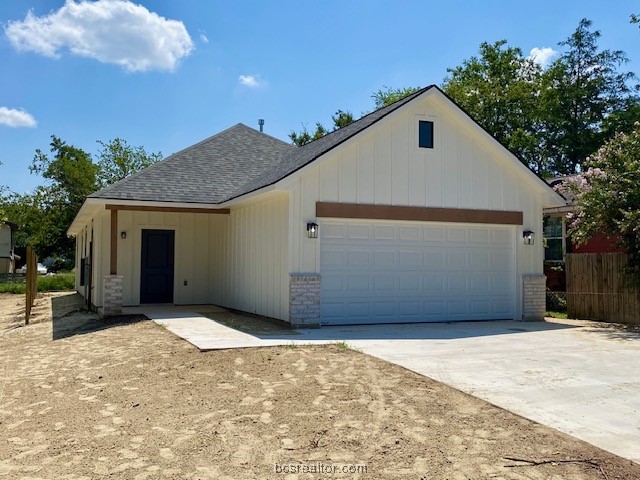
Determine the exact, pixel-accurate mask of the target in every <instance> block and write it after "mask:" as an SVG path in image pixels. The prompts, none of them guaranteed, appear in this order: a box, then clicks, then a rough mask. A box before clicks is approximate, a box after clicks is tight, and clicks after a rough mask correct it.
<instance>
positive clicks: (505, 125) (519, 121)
mask: <svg viewBox="0 0 640 480" xmlns="http://www.w3.org/2000/svg"><path fill="white" fill-rule="evenodd" d="M447 71H448V72H449V75H448V76H447V78H445V80H444V82H443V85H442V88H443V90H444V91H445V92H446V93H447V95H449V96H450V97H451V98H453V100H455V101H456V103H458V104H459V105H460V106H461V107H462V108H463V109H464V110H466V111H467V112H468V113H469V114H470V115H471V116H472V117H473V119H474V120H476V121H477V122H478V123H480V125H482V126H483V127H484V128H485V129H486V130H487V131H488V132H489V133H490V134H491V135H493V136H494V137H495V138H496V139H497V140H498V141H500V142H501V143H503V144H504V145H505V146H506V147H507V148H509V149H510V150H511V151H512V152H514V153H515V154H516V155H517V156H518V157H519V158H520V160H522V161H523V163H525V164H528V165H529V166H531V167H532V168H533V169H534V170H536V171H538V172H540V173H546V172H547V170H548V169H547V166H546V160H545V158H544V157H543V155H542V154H541V151H540V149H539V140H538V134H539V124H540V116H539V115H540V112H539V110H538V104H537V92H538V90H539V85H540V75H541V69H540V67H539V66H538V65H537V64H536V63H535V62H534V61H533V60H532V59H529V58H525V57H524V56H523V54H522V51H521V50H520V49H519V48H515V47H510V46H508V45H507V42H506V41H505V40H500V41H498V42H495V43H492V44H491V43H487V42H483V43H482V44H481V45H480V51H479V55H478V56H474V57H471V58H470V59H468V60H464V61H463V62H462V65H460V66H458V67H455V68H450V69H448V70H447Z"/></svg>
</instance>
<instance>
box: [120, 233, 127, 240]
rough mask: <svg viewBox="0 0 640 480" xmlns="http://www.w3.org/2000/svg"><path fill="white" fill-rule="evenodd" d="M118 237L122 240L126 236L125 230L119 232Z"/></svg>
mask: <svg viewBox="0 0 640 480" xmlns="http://www.w3.org/2000/svg"><path fill="white" fill-rule="evenodd" d="M120 238H121V239H123V240H124V239H125V238H127V232H120Z"/></svg>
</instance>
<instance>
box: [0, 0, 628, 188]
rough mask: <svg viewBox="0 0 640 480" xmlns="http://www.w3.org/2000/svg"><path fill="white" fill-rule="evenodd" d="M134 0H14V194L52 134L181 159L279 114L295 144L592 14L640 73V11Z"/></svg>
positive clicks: (8, 1) (578, 4)
mask: <svg viewBox="0 0 640 480" xmlns="http://www.w3.org/2000/svg"><path fill="white" fill-rule="evenodd" d="M134 3H135V4H137V5H140V6H141V7H142V8H140V7H135V6H134V5H127V3H126V2H124V0H101V1H100V2H98V3H97V4H95V5H81V4H79V3H78V2H76V3H75V4H68V3H67V5H66V6H65V2H64V1H63V0H55V1H54V0H15V1H12V0H3V1H2V2H0V22H1V23H2V27H3V28H2V29H0V68H1V72H2V74H1V75H0V161H1V162H2V163H3V165H0V185H8V186H9V187H10V188H11V189H12V190H14V191H18V192H23V191H26V190H29V189H31V188H33V187H34V186H36V185H37V184H38V183H39V181H40V179H38V178H37V177H36V176H34V175H31V174H29V171H28V166H29V164H30V162H31V160H32V158H33V154H34V151H35V149H36V148H41V149H48V144H49V137H50V135H51V134H56V135H58V136H60V137H61V138H62V139H64V140H66V141H67V142H69V143H71V144H73V145H76V146H78V147H80V148H83V149H85V150H87V151H89V152H91V153H95V152H96V150H97V144H96V140H104V141H108V140H110V139H112V138H114V137H122V138H124V139H126V140H127V141H129V143H130V144H132V145H143V146H144V147H145V148H147V150H149V151H158V150H160V151H162V153H163V154H165V155H169V154H171V153H173V152H176V151H178V150H180V149H182V148H184V147H187V146H189V145H191V144H193V143H195V142H197V141H199V140H202V139H203V138H206V137H208V136H210V135H212V134H214V133H217V132H219V131H221V130H223V129H225V128H227V127H229V126H232V125H234V124H236V123H238V122H242V123H245V124H247V125H249V126H252V127H256V128H257V120H258V118H264V119H265V121H266V124H265V131H266V132H267V133H269V134H270V135H273V136H275V137H278V138H281V139H283V140H288V139H287V133H288V132H289V131H291V130H292V129H295V130H299V129H300V128H301V126H302V124H306V125H308V126H309V127H310V128H311V127H313V125H314V123H315V122H316V121H317V120H320V121H322V122H324V123H327V124H328V123H329V122H330V116H331V114H332V113H333V112H335V111H336V110H337V109H338V108H342V109H348V110H351V111H352V112H353V113H354V114H356V115H359V114H360V113H362V112H364V111H367V110H370V109H371V108H372V100H371V93H372V92H373V91H375V90H377V89H378V88H380V87H382V86H384V85H388V86H392V87H401V86H425V85H428V84H432V83H437V84H439V83H441V82H442V79H443V78H444V77H445V75H446V69H447V67H454V66H456V65H458V64H460V62H461V61H462V60H463V59H465V58H468V57H470V56H471V55H473V54H475V53H476V52H477V49H478V46H479V44H480V42H482V41H489V42H493V41H496V40H500V39H506V40H508V42H509V43H510V44H511V45H514V46H518V47H520V48H521V49H522V50H523V51H524V52H525V54H528V53H529V52H530V50H531V49H532V48H540V49H542V48H545V47H548V48H553V49H554V50H559V48H560V47H558V45H557V43H558V42H559V41H561V40H563V39H565V38H566V37H567V36H568V35H569V34H570V33H571V32H573V31H574V30H575V28H576V26H577V24H578V22H579V20H580V19H581V18H583V17H586V18H589V19H591V20H593V22H594V27H595V28H597V29H599V30H600V31H601V32H602V37H601V42H600V45H601V46H602V47H603V48H613V49H622V50H624V51H625V52H626V53H627V55H628V57H629V59H630V62H629V64H628V65H627V68H628V69H629V70H631V71H634V72H638V71H639V69H640V68H639V67H640V49H639V47H638V46H639V45H640V29H638V27H637V26H634V25H630V24H629V15H630V14H631V13H633V12H636V13H640V4H638V2H637V1H630V0H629V1H626V0H616V1H615V2H603V1H602V0H598V1H591V0H579V1H569V0H566V1H558V0H555V1H546V0H539V1H538V2H535V3H532V2H521V1H497V0H484V1H481V0H478V1H470V0H469V1H453V0H450V1H447V2H427V1H402V0H397V1H393V2H392V1H366V2H365V1H347V0H341V1H320V2H306V1H300V0H297V1H279V2H276V1H272V2H267V1H255V2H254V1H226V2H220V1H212V0H201V1H196V0H181V1H173V0H153V1H150V0H145V1H141V0H138V1H136V2H134ZM132 7H133V8H132ZM29 10H31V11H32V14H31V17H30V18H28V19H27V18H26V16H27V12H28V11H29ZM161 17H163V18H161ZM105 18H106V19H107V20H104V19H105ZM98 19H102V20H98ZM69 32H72V33H73V34H71V33H69ZM159 45H161V47H159ZM9 125H14V126H9Z"/></svg>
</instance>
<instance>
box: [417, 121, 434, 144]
mask: <svg viewBox="0 0 640 480" xmlns="http://www.w3.org/2000/svg"><path fill="white" fill-rule="evenodd" d="M418 146H419V147H420V148H433V122H429V121H427V120H420V121H419V123H418Z"/></svg>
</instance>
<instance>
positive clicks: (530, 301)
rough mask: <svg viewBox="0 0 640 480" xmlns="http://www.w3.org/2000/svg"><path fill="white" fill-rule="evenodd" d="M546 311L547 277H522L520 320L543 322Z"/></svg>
mask: <svg viewBox="0 0 640 480" xmlns="http://www.w3.org/2000/svg"><path fill="white" fill-rule="evenodd" d="M546 309H547V277H545V276H544V275H523V276H522V320H524V321H525V322H541V321H544V314H545V311H546Z"/></svg>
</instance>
